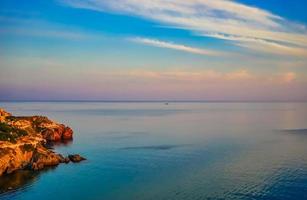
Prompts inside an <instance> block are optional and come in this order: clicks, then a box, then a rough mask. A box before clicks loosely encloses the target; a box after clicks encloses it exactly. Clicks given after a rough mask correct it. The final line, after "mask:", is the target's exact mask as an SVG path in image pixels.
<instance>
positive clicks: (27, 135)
mask: <svg viewBox="0 0 307 200" xmlns="http://www.w3.org/2000/svg"><path fill="white" fill-rule="evenodd" d="M72 138H73V131H72V129H71V128H70V127H68V126H65V125H64V124H59V123H57V122H54V121H52V120H50V119H48V118H47V117H44V116H23V117H17V116H13V115H11V114H10V113H8V112H6V111H5V110H3V109H1V108H0V176H1V175H2V174H9V173H11V172H13V171H16V170H19V169H30V170H40V169H43V168H44V167H46V166H55V165H58V164H59V163H68V162H69V161H70V160H71V161H73V162H75V161H76V159H74V158H76V157H77V158H79V159H77V162H78V161H81V160H84V158H83V157H81V156H79V155H69V156H68V157H64V156H62V155H60V154H57V153H55V152H53V151H51V150H50V149H48V148H47V147H46V144H47V143H48V142H55V141H65V140H71V139H72Z"/></svg>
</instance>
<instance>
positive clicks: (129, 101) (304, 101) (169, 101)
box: [0, 99, 307, 103]
mask: <svg viewBox="0 0 307 200" xmlns="http://www.w3.org/2000/svg"><path fill="white" fill-rule="evenodd" d="M0 102H12V103H18V102H42V103H43V102H46V103H47V102H59V103H60V102H76V103H77V102H80V103H82V102H84V103H86V102H89V103H90V102H93V103H95V102H97V103H99V102H101V103H166V102H167V103H307V100H167V99H158V100H140V99H132V100H114V99H112V100H103V99H99V100H95V99H93V100H84V99H81V100H79V99H70V100H39V99H26V100H11V99H4V100H0Z"/></svg>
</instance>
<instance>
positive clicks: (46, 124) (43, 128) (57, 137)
mask: <svg viewBox="0 0 307 200" xmlns="http://www.w3.org/2000/svg"><path fill="white" fill-rule="evenodd" d="M5 119H6V122H7V124H9V125H11V126H13V127H16V128H18V129H21V130H25V131H28V132H30V133H39V134H41V135H42V136H43V138H44V139H46V140H47V141H61V140H71V139H72V137H73V131H72V129H71V128H70V127H68V126H65V125H64V124H59V123H57V122H54V121H51V120H50V119H48V118H47V117H44V116H31V117H15V116H7V117H6V118H5Z"/></svg>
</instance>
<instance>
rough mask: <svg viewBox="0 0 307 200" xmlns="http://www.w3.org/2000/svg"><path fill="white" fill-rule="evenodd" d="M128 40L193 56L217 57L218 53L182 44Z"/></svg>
mask: <svg viewBox="0 0 307 200" xmlns="http://www.w3.org/2000/svg"><path fill="white" fill-rule="evenodd" d="M129 40H130V41H133V42H137V43H141V44H145V45H150V46H155V47H161V48H167V49H174V50H178V51H185V52H188V53H193V54H200V55H218V54H219V53H218V52H215V51H212V50H205V49H200V48H195V47H190V46H186V45H182V44H176V43H173V42H166V41H161V40H156V39H150V38H140V37H137V38H130V39H129Z"/></svg>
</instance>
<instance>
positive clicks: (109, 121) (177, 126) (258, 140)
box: [0, 102, 307, 200]
mask: <svg viewBox="0 0 307 200" xmlns="http://www.w3.org/2000/svg"><path fill="white" fill-rule="evenodd" d="M0 107H4V108H5V109H7V110H8V111H10V112H12V113H14V114H15V115H34V114H35V115H37V114H39V115H46V116H48V117H50V118H52V119H55V120H57V121H59V122H63V123H65V124H67V125H70V126H71V127H72V128H73V129H74V141H73V142H72V143H70V144H66V145H58V146H55V149H56V151H58V152H61V153H63V154H68V153H80V154H81V155H83V156H85V157H87V159H88V160H87V161H85V162H83V163H79V164H68V165H65V164H63V165H60V166H58V167H56V168H52V169H48V170H45V171H42V172H39V173H32V172H19V173H16V174H13V175H11V176H6V177H1V178H0V186H1V187H8V186H11V187H12V188H14V189H13V190H12V191H9V192H6V193H2V194H0V199H7V200H15V199H16V200H17V199H25V200H33V199H46V200H49V199H50V200H54V199H80V200H81V199H82V200H86V199H94V200H103V199H107V200H112V199H115V200H116V199H120V200H121V199H125V200H126V199H128V200H129V199H133V200H134V199H153V200H159V199H191V200H194V199H268V200H269V199H270V200H271V199H273V200H274V199H280V200H287V199H293V200H296V199H307V130H306V128H307V103H170V104H169V105H165V104H164V103H97V102H96V103H86V102H79V103H78V102H65V103H63V102H61V103H59V102H57V103H56V102H53V103H46V102H45V103H37V102H36V103H34V102H32V103H30V102H28V103H1V104H0Z"/></svg>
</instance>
